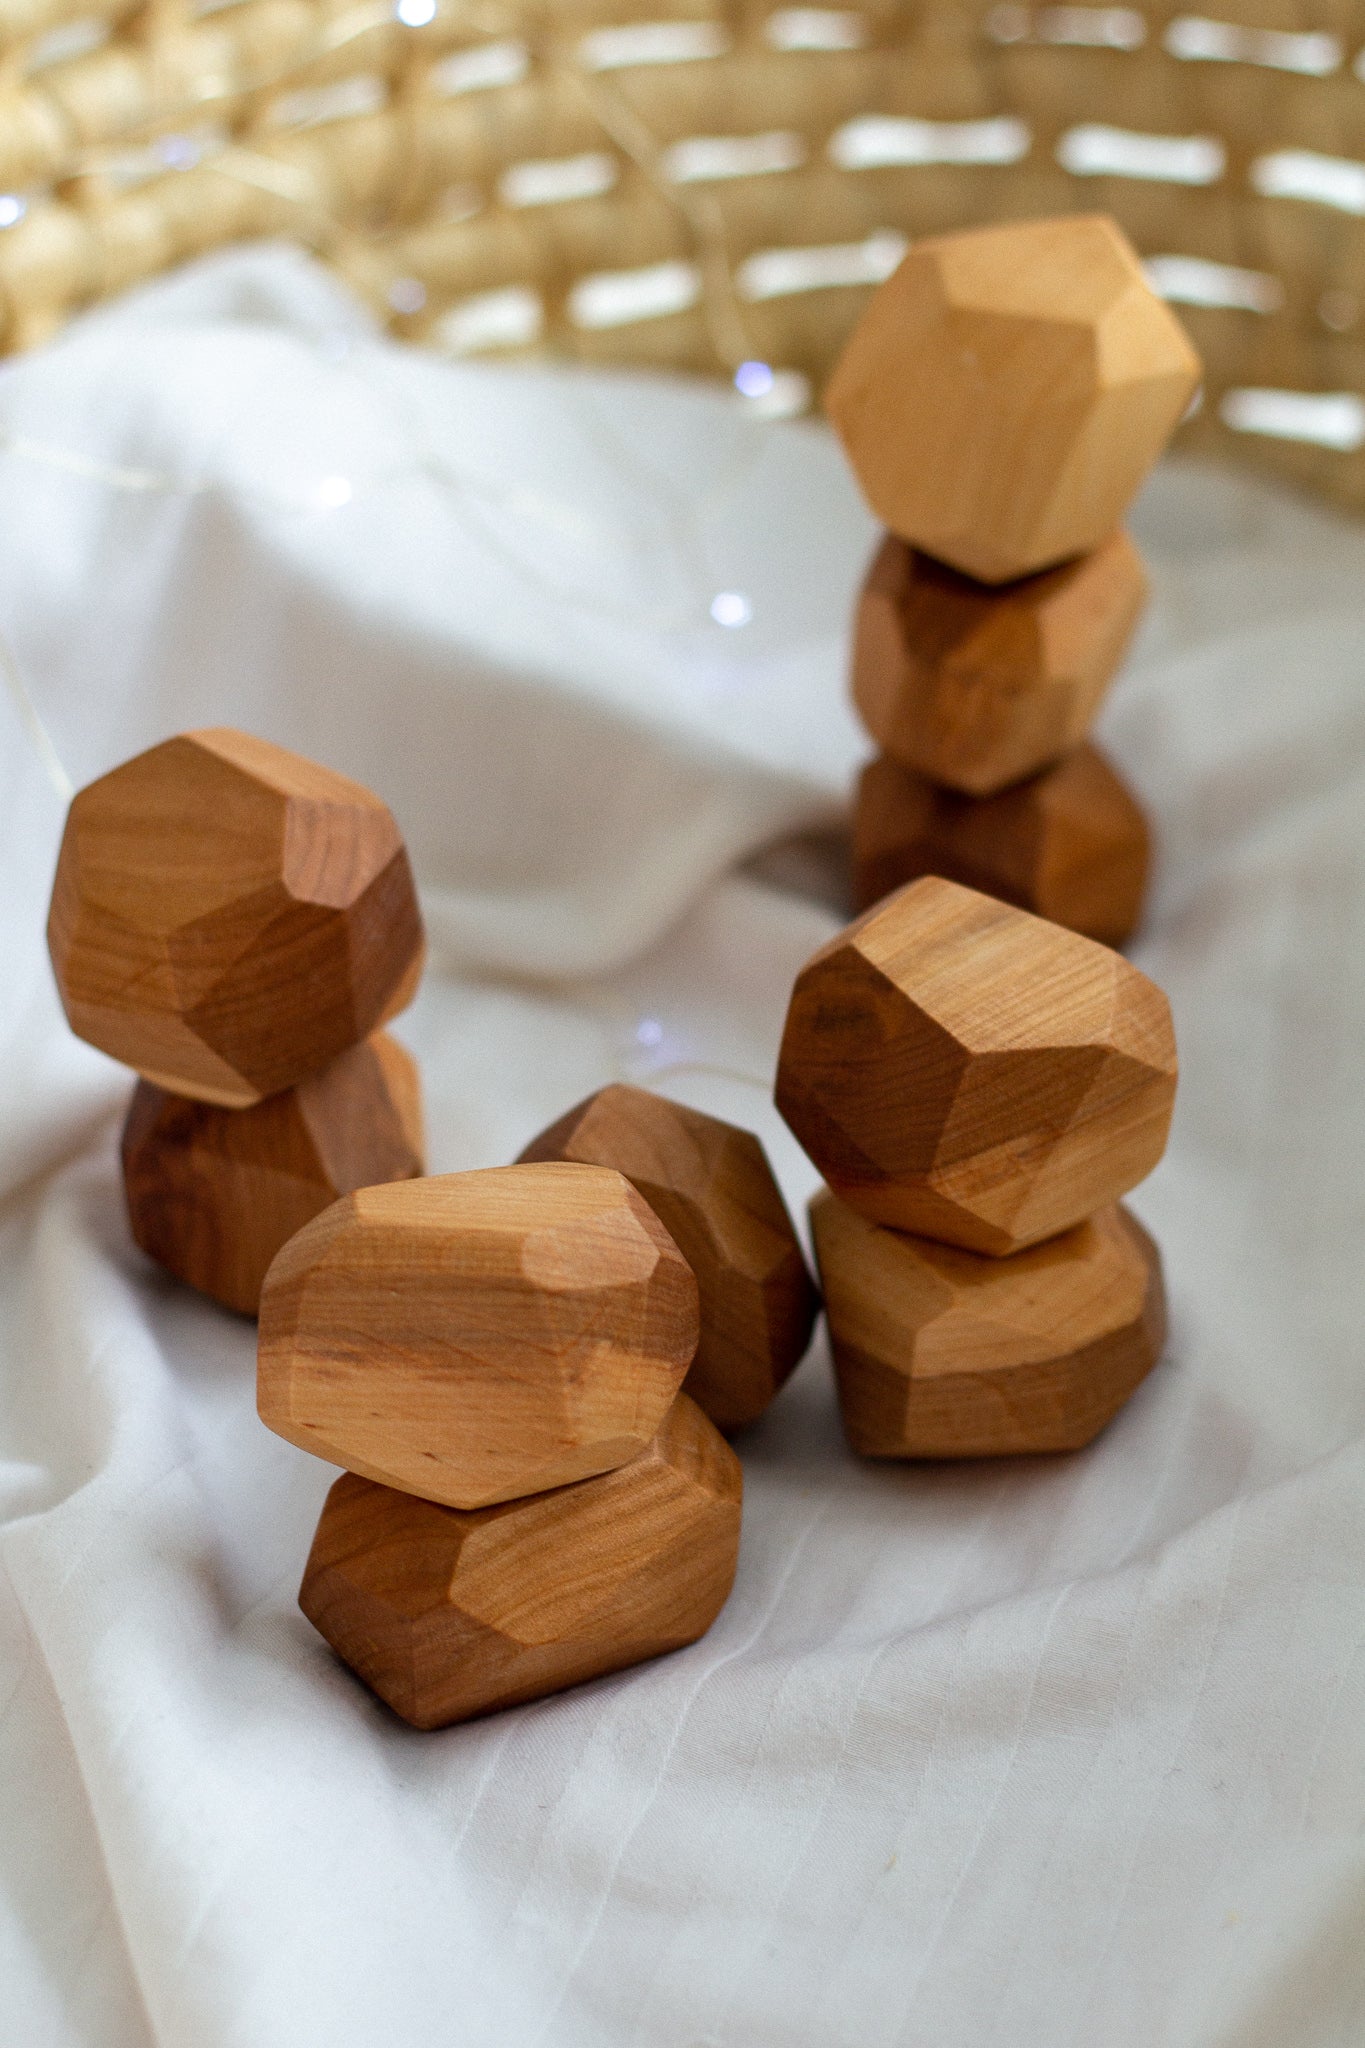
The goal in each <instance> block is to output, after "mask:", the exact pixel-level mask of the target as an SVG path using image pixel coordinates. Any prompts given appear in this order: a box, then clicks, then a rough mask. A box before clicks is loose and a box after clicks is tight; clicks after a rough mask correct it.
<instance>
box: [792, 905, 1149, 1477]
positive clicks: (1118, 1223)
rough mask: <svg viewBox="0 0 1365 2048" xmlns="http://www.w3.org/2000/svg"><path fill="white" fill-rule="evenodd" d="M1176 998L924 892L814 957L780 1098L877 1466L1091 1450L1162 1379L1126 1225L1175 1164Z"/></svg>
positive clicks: (852, 1407) (846, 1389) (863, 1437)
mask: <svg viewBox="0 0 1365 2048" xmlns="http://www.w3.org/2000/svg"><path fill="white" fill-rule="evenodd" d="M1175 1084H1176V1056H1175V1040H1174V1035H1173V1033H1172V1029H1171V1018H1170V1009H1169V1006H1168V1004H1167V1002H1166V998H1165V997H1164V996H1163V995H1162V993H1161V991H1160V990H1159V989H1158V988H1156V987H1155V985H1154V984H1153V983H1152V982H1150V981H1148V980H1147V978H1146V976H1145V975H1142V974H1140V973H1139V972H1138V971H1137V969H1136V968H1134V967H1131V966H1130V965H1129V964H1128V962H1127V961H1126V960H1124V959H1123V958H1122V957H1121V955H1119V954H1117V953H1114V952H1111V951H1110V950H1109V949H1108V948H1107V947H1105V946H1101V945H1098V944H1096V943H1095V942H1094V941H1092V940H1089V939H1085V938H1081V937H1080V936H1078V935H1077V934H1075V933H1073V932H1068V931H1064V930H1063V929H1062V928H1061V927H1060V926H1058V925H1054V924H1049V923H1047V922H1045V921H1044V920H1043V919H1041V918H1036V917H1033V916H1031V915H1030V914H1029V913H1028V912H1026V911H1022V910H1017V909H1015V908H1013V907H1012V906H1010V905H1006V904H1003V903H1000V902H998V901H996V900H994V899H993V898H991V897H988V896H983V895H980V894H978V893H977V892H976V891H974V890H971V889H966V888H963V887H961V886H960V885H959V884H957V883H954V882H949V881H946V880H944V879H942V878H941V877H937V876H928V877H925V878H923V879H922V880H920V881H917V882H912V883H910V884H909V885H908V886H907V887H906V888H904V889H901V890H899V891H898V892H897V893H896V894H895V895H893V896H890V897H888V898H887V899H886V900H885V901H884V902H882V903H880V904H878V905H877V906H876V907H875V908H874V909H872V910H870V911H869V912H867V914H866V915H865V916H864V917H862V918H860V919H859V920H858V921H857V922H856V923H854V924H852V925H851V926H849V928H848V929H847V930H846V931H844V932H842V933H840V934H839V935H838V936H837V937H836V938H835V939H833V940H831V942H830V943H829V944H828V945H827V946H825V947H823V948H822V949H821V950H820V952H818V953H816V954H815V956H814V957H813V958H812V959H811V960H810V961H809V962H808V963H807V965H806V966H805V968H804V969H803V970H802V972H801V974H800V975H799V976H798V978H797V981H796V986H795V988H794V990H793V992H792V999H791V1006H790V1009H789V1011H788V1015H787V1024H786V1029H785V1032H784V1035H783V1040H782V1050H781V1054H780V1058H779V1063H778V1077H777V1104H778V1108H779V1109H780V1110H781V1112H782V1114H783V1115H784V1116H785V1117H786V1119H787V1122H788V1123H789V1124H790V1125H791V1127H792V1130H793V1131H794V1132H795V1134H796V1136H797V1137H798V1138H799V1139H800V1141H801V1143H802V1144H803V1145H804V1146H805V1149H806V1150H807V1152H808V1153H809V1154H810V1156H811V1158H812V1159H813V1161H814V1162H815V1164H816V1166H817V1167H818V1168H819V1169H820V1171H821V1173H822V1174H823V1175H824V1178H825V1180H826V1181H827V1183H828V1184H829V1192H828V1193H826V1194H824V1195H821V1196H819V1197H817V1199H816V1202H815V1204H814V1207H813V1210H812V1224H813V1228H814V1232H815V1239H816V1253H817V1260H818V1263H819V1267H820V1277H821V1284H822V1287H823V1289H824V1295H825V1308H826V1314H827V1317H828V1320H829V1328H830V1338H831V1344H832V1347H833V1351H834V1357H835V1361H836V1370H837V1376H838V1382H839V1391H840V1400H841V1405H842V1408H843V1413H844V1418H845V1426H846V1429H847V1433H848V1435H849V1439H850V1441H851V1442H852V1444H853V1445H854V1447H855V1448H856V1449H858V1450H860V1451H863V1452H865V1453H868V1454H870V1455H872V1456H880V1457H975V1456H984V1455H992V1454H994V1455H1001V1454H1005V1453H1010V1452H1021V1451H1035V1450H1063V1449H1073V1448H1076V1447H1078V1446H1079V1445H1080V1444H1082V1443H1085V1442H1088V1441H1089V1439H1090V1438H1091V1437H1092V1436H1093V1435H1094V1434H1095V1433H1096V1431H1097V1430H1099V1429H1100V1428H1102V1427H1103V1426H1104V1424H1105V1423H1106V1422H1107V1421H1108V1420H1109V1419H1110V1417H1111V1416H1112V1415H1113V1414H1114V1413H1115V1412H1116V1410H1117V1409H1118V1407H1119V1406H1120V1405H1121V1404H1122V1402H1123V1401H1124V1400H1125V1399H1126V1398H1127V1396H1128V1395H1129V1394H1130V1393H1131V1392H1132V1390H1133V1388H1134V1387H1135V1386H1136V1385H1137V1383H1138V1381H1139V1380H1140V1379H1141V1378H1142V1377H1143V1375H1144V1374H1145V1373H1146V1372H1147V1371H1148V1370H1149V1369H1150V1368H1151V1366H1153V1365H1154V1364H1155V1363H1156V1360H1157V1358H1158V1356H1159V1355H1160V1350H1161V1344H1162V1341H1163V1336H1164V1310H1163V1307H1162V1300H1163V1297H1162V1291H1161V1269H1160V1260H1159V1258H1158V1255H1157V1251H1156V1247H1155V1246H1154V1245H1153V1244H1152V1243H1151V1241H1150V1239H1148V1238H1147V1236H1146V1234H1145V1233H1144V1232H1143V1231H1141V1229H1140V1228H1139V1226H1138V1225H1137V1224H1136V1223H1135V1222H1134V1221H1133V1219H1132V1218H1131V1217H1129V1216H1127V1215H1126V1213H1125V1212H1124V1211H1122V1210H1121V1209H1119V1208H1117V1207H1116V1206H1115V1205H1116V1203H1117V1200H1118V1197H1119V1196H1120V1195H1122V1194H1124V1193H1126V1192H1127V1191H1128V1190H1129V1189H1130V1188H1131V1187H1133V1186H1135V1185H1136V1183H1137V1182H1138V1181H1139V1180H1141V1179H1142V1177H1143V1176H1144V1175H1145V1174H1146V1173H1148V1172H1149V1171H1150V1170H1151V1168H1152V1167H1153V1166H1154V1165H1155V1164H1156V1162H1157V1160H1158V1159H1159V1158H1160V1156H1161V1154H1162V1152H1163V1150H1164V1149H1165V1144H1166V1137H1167V1133H1168V1130H1169V1126H1170V1119H1171V1111H1172V1107H1173V1103H1174V1097H1175Z"/></svg>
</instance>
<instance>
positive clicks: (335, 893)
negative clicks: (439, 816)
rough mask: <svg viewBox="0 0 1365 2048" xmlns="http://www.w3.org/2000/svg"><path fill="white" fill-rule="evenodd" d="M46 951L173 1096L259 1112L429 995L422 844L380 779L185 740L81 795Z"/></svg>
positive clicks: (274, 752)
mask: <svg viewBox="0 0 1365 2048" xmlns="http://www.w3.org/2000/svg"><path fill="white" fill-rule="evenodd" d="M48 943H49V947H50V950H51V954H52V964H53V967H54V969H55V971H56V976H57V985H58V988H59V989H60V991H61V997H62V1002H63V1005H64V1006H65V1009H66V1014H67V1018H68V1020H69V1022H70V1024H71V1028H72V1030H73V1031H75V1032H76V1033H77V1034H78V1035H79V1036H80V1037H82V1038H87V1039H89V1040H90V1042H91V1044H92V1045H97V1046H99V1048H100V1050H101V1051H102V1052H107V1053H109V1054H110V1055H111V1056H112V1057H113V1058H114V1059H117V1060H122V1061H123V1062H124V1063H125V1064H126V1065H127V1066H130V1067H134V1068H136V1069H137V1071H138V1072H139V1073H140V1074H142V1075H144V1076H145V1077H146V1079H147V1080H149V1081H154V1082H155V1083H156V1084H157V1085H158V1087H162V1088H166V1089H169V1090H170V1091H171V1092H172V1093H174V1094H177V1095H192V1096H195V1097H197V1098H198V1099H199V1100H201V1101H204V1102H218V1103H222V1104H223V1105H224V1106H225V1107H227V1108H230V1109H244V1108H247V1107H249V1106H250V1105H251V1104H252V1103H254V1102H259V1101H260V1100H261V1099H262V1098H263V1097H264V1096H267V1095H274V1094H277V1093H278V1092H279V1091H280V1090H281V1089H283V1088H290V1087H292V1086H293V1085H294V1083H295V1082H297V1081H301V1080H303V1079H304V1077H305V1076H306V1075H308V1074H312V1073H316V1072H318V1071H319V1070H320V1069H321V1068H322V1067H325V1066H327V1065H328V1064H329V1062H330V1061H332V1060H334V1059H335V1058H336V1057H337V1055H338V1054H339V1053H342V1052H344V1051H345V1050H346V1049H347V1047H348V1046H351V1045H355V1044H358V1043H359V1041H360V1040H361V1039H363V1038H367V1037H368V1036H369V1035H370V1033H371V1032H372V1031H373V1030H375V1028H376V1027H377V1026H378V1025H379V1024H382V1023H383V1022H385V1021H386V1019H388V1018H389V1017H392V1016H394V1015H395V1014H396V1013H397V1011H398V1010H400V1009H401V1008H402V1007H403V1006H404V1004H405V1003H407V1002H409V1001H411V999H412V996H413V994H414V993H415V991H416V986H417V979H418V976H419V975H420V972H421V964H422V923H421V916H420V913H419V911H418V908H417V896H416V892H415V889H414V887H413V880H412V872H411V869H410V867H409V865H408V857H407V853H406V851H405V850H404V847H403V841H402V839H401V837H400V836H399V832H398V827H397V826H396V825H395V823H394V821H393V818H392V817H391V815H390V813H389V811H388V809H387V807H386V806H385V805H384V804H382V803H381V802H380V800H379V798H378V797H377V796H374V795H373V794H372V793H371V792H370V791H369V790H368V789H365V788H362V786H361V785H360V784H359V783H358V782H352V781H350V780H349V778H348V777H346V776H344V775H337V774H335V773H333V771H332V770H331V769H329V768H320V767H319V766H318V765H317V764H316V763H315V762H312V761H308V760H305V759H304V758H303V756H302V755H299V754H291V753H288V752H287V751H286V750H285V749H284V748H283V747H276V746H272V745H270V744H269V743H268V742H267V741H265V740H258V739H253V738H252V737H251V736H250V735H249V734H247V733H240V732H231V731H228V730H225V729H224V730H216V731H211V732H192V733H182V734H181V735H180V736H179V737H178V738H176V739H171V740H165V741H163V742H162V744H161V745H160V746H156V747H152V748H151V749H150V750H149V751H148V752H147V753H145V754H139V755H138V756H137V757H136V759H134V760H132V761H126V762H125V763H124V764H123V765H122V767H119V768H115V769H113V770H111V772H110V773H109V774H108V775H103V776H101V777H100V779H99V780H98V781H97V782H92V783H91V784H90V785H89V787H88V788H86V789H83V790H81V791H80V792H79V794H78V795H77V796H76V798H75V799H74V801H73V803H72V805H71V810H70V814H69V816H68V818H67V822H66V832H65V835H64V837H63V840H62V848H61V854H60V857H59V859H58V863H57V877H56V882H55V884H54V886H53V892H52V913H51V917H50V919H49V922H48Z"/></svg>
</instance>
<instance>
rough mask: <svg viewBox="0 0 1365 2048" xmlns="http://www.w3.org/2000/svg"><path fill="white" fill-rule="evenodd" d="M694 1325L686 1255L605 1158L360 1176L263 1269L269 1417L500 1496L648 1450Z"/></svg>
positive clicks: (328, 1446) (393, 1469)
mask: <svg viewBox="0 0 1365 2048" xmlns="http://www.w3.org/2000/svg"><path fill="white" fill-rule="evenodd" d="M698 1327H699V1317H698V1308H697V1283H696V1280H695V1279H694V1278H693V1275H692V1270H691V1268H690V1267H689V1266H688V1264H687V1262H686V1260H685V1259H684V1258H683V1256H682V1254H681V1252H680V1251H679V1250H678V1248H677V1246H676V1245H675V1244H674V1243H673V1240H672V1239H671V1238H670V1237H669V1235H668V1233H667V1231H666V1230H665V1229H664V1227H663V1225H662V1224H661V1223H660V1222H659V1219H658V1217H657V1216H656V1215H655V1214H654V1211H653V1210H652V1209H651V1208H650V1207H649V1205H648V1203H646V1202H644V1201H642V1200H641V1198H640V1196H639V1195H637V1194H636V1192H635V1190H634V1189H633V1188H632V1187H631V1185H630V1183H629V1182H628V1181H627V1180H625V1179H624V1178H623V1177H622V1176H621V1175H620V1174H619V1173H614V1172H612V1171H610V1169H608V1168H606V1167H595V1166H561V1165H545V1166H511V1167H507V1166H501V1167H491V1168H485V1169H483V1170H482V1171H480V1172H475V1173H451V1174H438V1175H436V1176H434V1177H433V1178H431V1179H429V1180H416V1181H396V1182H394V1183H392V1184H391V1185H389V1186H387V1187H376V1188H362V1189H360V1190H359V1191H358V1192H357V1193H355V1194H352V1195H348V1196H346V1197H345V1199H344V1200H343V1201H340V1202H336V1203H334V1204H333V1206H332V1207H331V1208H330V1209H328V1210H327V1211H325V1213H324V1214H323V1215H321V1216H319V1217H318V1218H317V1219H316V1220H315V1221H314V1222H312V1223H310V1224H309V1225H308V1226H307V1228H306V1229H304V1230H301V1231H300V1232H299V1233H298V1235H297V1236H296V1237H293V1238H291V1239H290V1241H289V1243H288V1244H287V1245H286V1246H285V1248H284V1250H283V1251H282V1252H281V1253H280V1254H279V1256H278V1258H277V1259H276V1261H275V1263H274V1265H273V1266H272V1267H271V1269H270V1273H269V1275H268V1278H267V1282H266V1288H265V1294H264V1296H263V1298H262V1302H261V1330H260V1344H259V1353H258V1358H259V1364H258V1373H257V1389H258V1403H259V1407H260V1412H261V1419H262V1421H264V1422H266V1423H268V1424H269V1426H270V1427H271V1428H272V1429H273V1430H275V1431H277V1432H278V1434H279V1435H280V1436H283V1437H287V1438H288V1439H289V1441H290V1442H291V1443H296V1444H298V1445H300V1446H301V1448H303V1449H304V1450H308V1451H312V1452H314V1453H315V1454H316V1455H317V1456H318V1457H322V1458H327V1459H330V1460H331V1461H332V1462H333V1463H335V1464H338V1465H344V1466H345V1467H346V1468H347V1470H348V1471H351V1472H358V1473H360V1474H361V1475H362V1476H363V1477H364V1478H367V1479H377V1480H379V1481H380V1482H381V1483H382V1484H383V1485H385V1486H395V1487H398V1488H399V1489H401V1490H403V1491H406V1492H409V1493H417V1494H421V1495H422V1496H423V1498H425V1499H427V1500H439V1501H442V1502H444V1503H445V1505H446V1506H447V1507H457V1508H479V1507H488V1506H491V1505H492V1504H493V1503H494V1502H495V1501H501V1500H515V1499H518V1498H520V1497H521V1496H522V1495H524V1494H528V1493H541V1492H544V1491H545V1489H546V1488H547V1487H552V1486H565V1485H568V1484H570V1483H572V1481H574V1480H576V1479H586V1478H589V1477H590V1476H591V1475H592V1474H593V1473H596V1472H609V1471H610V1470H611V1469H612V1468H613V1467H614V1466H616V1465H623V1464H625V1463H627V1462H628V1461H629V1460H630V1459H632V1458H637V1457H639V1456H640V1455H641V1454H642V1453H643V1452H644V1450H645V1449H646V1447H647V1446H648V1444H649V1442H650V1441H651V1439H652V1438H653V1436H654V1434H655V1432H656V1431H657V1429H658V1427H659V1425H660V1423H661V1422H662V1421H663V1418H664V1416H665V1415H666V1414H667V1412H668V1409H669V1407H670V1406H671V1404H672V1402H673V1400H674V1398H675V1396H676V1395H677V1393H678V1391H679V1389H680V1388H681V1386H682V1383H683V1378H684V1375H685V1374H686V1372H687V1368H688V1366H689V1365H690V1364H691V1362H692V1355H693V1353H694V1352H695V1350H696V1348H697V1333H698Z"/></svg>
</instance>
